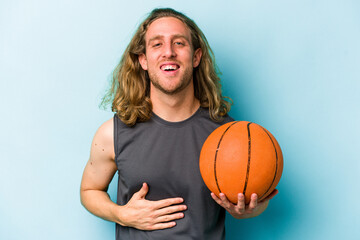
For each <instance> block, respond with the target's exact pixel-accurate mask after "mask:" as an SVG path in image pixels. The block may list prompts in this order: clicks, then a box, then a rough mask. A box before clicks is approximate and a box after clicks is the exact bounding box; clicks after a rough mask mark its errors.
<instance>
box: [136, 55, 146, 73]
mask: <svg viewBox="0 0 360 240" xmlns="http://www.w3.org/2000/svg"><path fill="white" fill-rule="evenodd" d="M138 59H139V63H140V65H141V67H142V69H144V70H145V71H146V70H148V66H147V59H146V55H145V54H144V53H142V54H140V55H139V56H138Z"/></svg>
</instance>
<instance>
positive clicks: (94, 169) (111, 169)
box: [80, 119, 186, 230]
mask: <svg viewBox="0 0 360 240" xmlns="http://www.w3.org/2000/svg"><path fill="white" fill-rule="evenodd" d="M113 131H114V127H113V119H110V120H108V121H107V122H105V123H104V124H103V125H101V126H100V128H99V129H98V131H97V132H96V134H95V136H94V139H93V142H92V144H91V151H90V159H89V161H88V163H87V164H86V167H85V170H84V173H83V178H82V181H81V188H80V197H81V203H82V204H83V206H84V207H85V208H86V209H87V210H88V211H89V212H91V213H93V214H94V215H96V216H98V217H101V218H103V219H105V220H108V221H112V222H116V223H118V224H120V225H122V226H129V227H134V228H137V229H141V230H156V229H164V228H170V227H174V226H175V225H176V223H175V220H177V219H180V218H183V217H184V213H183V212H182V211H184V210H186V206H185V205H180V203H182V202H183V201H184V200H183V199H182V198H168V199H163V200H159V201H148V200H146V199H145V196H146V194H147V192H148V190H149V188H148V185H147V184H146V183H144V184H143V186H142V188H141V189H140V190H139V191H138V192H136V193H135V194H134V195H133V196H132V198H131V199H130V200H129V202H128V203H127V204H126V205H124V206H120V205H117V204H116V203H114V202H112V201H111V199H110V197H109V195H108V194H107V192H106V191H107V189H108V186H109V184H110V182H111V180H112V178H113V177H114V174H115V172H116V171H117V166H116V163H115V153H114V140H113V139H114V137H113Z"/></svg>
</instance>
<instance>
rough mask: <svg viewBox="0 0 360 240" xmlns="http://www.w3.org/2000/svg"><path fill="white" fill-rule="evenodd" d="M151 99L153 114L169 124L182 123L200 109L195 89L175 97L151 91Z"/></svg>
mask: <svg viewBox="0 0 360 240" xmlns="http://www.w3.org/2000/svg"><path fill="white" fill-rule="evenodd" d="M150 99H151V102H152V105H153V112H154V113H155V114H156V115H158V116H159V117H160V118H162V119H164V120H166V121H169V122H180V121H183V120H186V119H188V118H189V117H191V116H192V115H193V114H194V113H195V112H196V111H197V110H198V108H199V107H200V102H199V100H198V99H197V98H195V96H194V89H193V87H192V88H190V90H189V89H188V90H187V91H182V92H179V93H177V94H174V95H169V94H165V93H162V92H160V91H158V90H155V89H154V88H153V87H152V89H150Z"/></svg>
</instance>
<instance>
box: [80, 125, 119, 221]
mask: <svg viewBox="0 0 360 240" xmlns="http://www.w3.org/2000/svg"><path fill="white" fill-rule="evenodd" d="M112 124H113V121H112V119H111V120H109V121H107V122H105V123H104V124H103V125H101V126H100V128H99V129H98V131H97V132H96V134H95V136H94V139H93V141H92V144H91V150H90V158H89V161H88V162H87V164H86V166H85V169H84V173H83V177H82V181H81V187H80V197H81V203H82V204H83V206H84V207H85V208H86V209H87V210H88V211H89V212H91V213H93V214H94V215H96V216H98V217H101V218H103V219H106V220H109V221H113V222H116V221H117V217H116V215H115V214H114V213H115V212H116V211H115V209H116V208H117V204H115V203H114V202H112V201H111V199H110V197H109V195H108V194H107V189H108V186H109V184H110V182H111V180H112V178H113V177H114V174H115V172H116V170H117V167H116V164H115V161H114V159H115V153H114V141H113V125H112Z"/></svg>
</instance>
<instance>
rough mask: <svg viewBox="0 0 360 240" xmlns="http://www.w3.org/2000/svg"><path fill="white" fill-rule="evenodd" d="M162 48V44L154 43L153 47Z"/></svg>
mask: <svg viewBox="0 0 360 240" xmlns="http://www.w3.org/2000/svg"><path fill="white" fill-rule="evenodd" d="M160 46H161V43H154V44H153V45H152V47H160Z"/></svg>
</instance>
